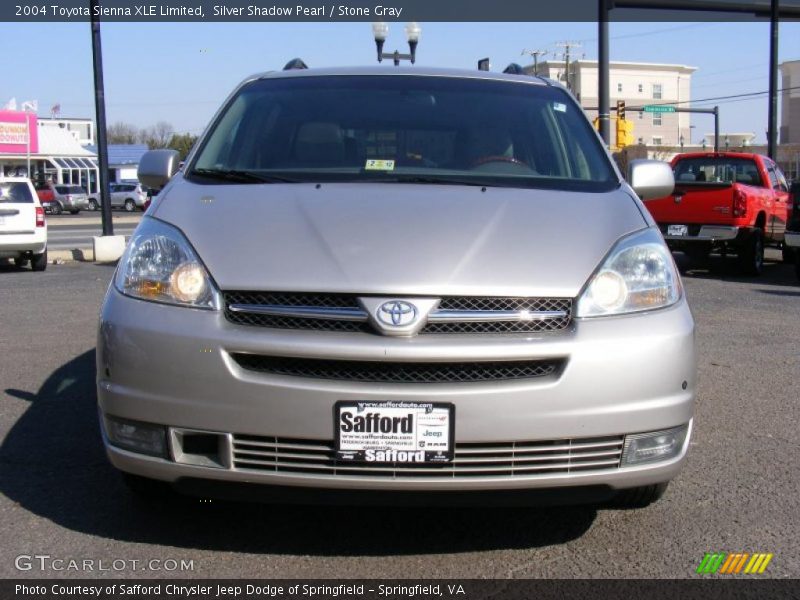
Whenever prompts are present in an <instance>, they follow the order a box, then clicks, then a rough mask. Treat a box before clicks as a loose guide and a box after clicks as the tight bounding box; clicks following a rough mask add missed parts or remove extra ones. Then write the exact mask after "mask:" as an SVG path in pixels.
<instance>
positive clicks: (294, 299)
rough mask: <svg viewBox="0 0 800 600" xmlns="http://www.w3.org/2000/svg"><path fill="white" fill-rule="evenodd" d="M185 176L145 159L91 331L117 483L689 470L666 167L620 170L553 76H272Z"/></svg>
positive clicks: (502, 479) (442, 493)
mask: <svg viewBox="0 0 800 600" xmlns="http://www.w3.org/2000/svg"><path fill="white" fill-rule="evenodd" d="M177 167H178V155H177V153H176V152H174V151H171V150H156V151H151V152H149V153H147V154H145V155H144V156H143V157H142V159H141V162H140V164H139V176H140V178H141V180H142V182H143V183H144V184H145V185H147V186H148V187H153V188H161V187H162V186H166V187H164V188H163V190H162V191H161V193H160V194H159V199H158V202H157V203H155V204H154V205H153V206H151V208H150V211H149V212H148V214H146V215H145V216H144V217H143V218H142V221H141V223H140V225H139V226H138V227H137V229H136V230H135V232H134V233H133V235H132V237H131V240H130V242H129V244H128V246H127V248H126V251H125V254H124V255H123V257H122V258H121V260H120V262H119V267H118V270H117V272H116V275H115V278H114V282H113V285H111V286H110V287H109V289H108V292H107V295H106V298H105V301H104V304H103V308H102V313H101V317H100V324H99V333H98V342H97V373H98V379H97V393H98V402H99V408H100V418H101V419H100V420H101V426H102V431H103V439H104V442H105V445H106V449H107V452H108V456H109V457H110V459H111V462H112V463H113V464H114V465H115V466H116V467H117V468H118V469H120V470H121V471H123V472H124V473H126V474H127V476H126V479H127V481H128V482H129V483H130V484H131V486H132V487H134V489H137V490H140V491H142V490H149V491H150V492H151V493H152V492H155V493H161V492H162V491H163V489H162V488H161V487H160V486H158V485H157V484H155V483H154V481H155V480H160V481H162V482H170V483H175V484H176V485H179V486H183V485H184V484H187V485H188V484H189V483H191V485H192V486H195V485H196V487H195V489H197V488H205V487H211V488H213V486H214V485H215V484H217V485H223V486H225V485H226V484H234V483H236V482H240V483H245V482H246V483H247V484H249V485H250V486H251V488H250V489H252V486H253V484H261V485H262V486H267V488H266V489H271V488H269V486H282V487H284V488H285V487H289V488H293V489H294V490H297V491H298V492H299V491H301V490H305V491H307V492H309V493H311V494H312V495H313V494H314V493H315V491H317V492H319V490H327V491H332V490H339V491H343V490H345V491H349V492H355V493H357V494H362V495H369V493H370V492H372V491H378V492H383V493H384V494H390V495H391V497H392V498H393V499H395V500H396V499H397V498H398V494H403V493H416V494H425V493H429V494H434V495H436V497H437V500H439V499H443V498H444V499H446V498H448V497H449V493H450V492H454V493H464V492H466V493H471V494H473V497H474V498H485V494H481V492H499V491H513V490H516V491H517V492H526V493H527V492H532V491H540V492H542V491H545V490H547V491H549V492H550V493H551V494H552V493H556V494H558V495H559V498H560V500H561V501H562V502H575V501H577V500H579V499H592V500H601V499H610V498H612V497H613V498H616V500H617V501H619V502H623V503H627V504H630V505H644V504H647V503H649V502H652V501H653V500H655V499H656V498H658V497H659V496H660V495H661V493H662V492H663V490H664V488H665V487H666V483H667V482H668V481H669V480H670V479H671V478H673V477H674V476H675V475H676V474H677V473H678V471H679V469H680V468H681V465H682V464H683V463H684V459H685V456H686V452H687V448H688V445H689V437H690V432H691V427H692V410H693V403H694V396H695V385H696V383H695V382H696V359H695V347H694V322H693V320H692V315H691V312H690V310H689V306H688V304H687V301H686V297H685V295H684V292H683V289H682V286H681V280H680V277H679V275H678V273H677V270H676V268H675V264H674V262H673V259H672V255H671V254H670V252H669V250H668V248H667V247H666V245H665V244H664V240H663V238H662V236H661V234H660V232H659V231H658V227H657V225H656V223H655V221H653V220H652V218H651V217H650V216H649V214H648V213H647V211H646V210H645V208H644V206H643V205H642V203H641V201H640V199H639V197H637V193H638V194H640V195H641V196H642V197H644V198H651V197H663V196H666V195H667V194H669V193H670V192H671V191H672V188H673V185H674V180H673V175H672V171H671V169H670V166H669V165H668V164H667V163H663V162H656V161H636V162H634V163H633V165H632V167H631V185H628V183H626V182H625V181H624V179H623V178H622V176H621V175H620V173H619V172H618V171H617V170H616V168H615V167H614V164H613V161H612V159H611V157H610V155H609V154H608V152H607V150H606V148H605V147H604V146H603V144H602V142H601V140H600V138H599V137H598V135H597V134H596V132H595V131H594V130H593V128H592V125H591V123H589V121H588V120H587V118H586V116H585V115H584V112H583V110H582V109H581V107H580V105H579V104H578V103H577V102H576V101H575V99H574V98H573V97H572V96H571V94H570V93H569V92H568V91H567V90H566V89H564V88H563V87H562V86H561V85H560V84H558V83H556V82H553V81H550V80H546V79H542V78H538V77H529V76H521V75H507V74H497V73H486V72H468V71H449V70H436V69H418V68H414V69H406V68H395V69H392V70H391V71H387V70H386V69H378V68H365V69H331V70H317V71H315V70H309V71H297V70H295V71H292V72H290V73H284V72H277V73H267V74H264V75H263V76H259V77H254V78H252V79H248V80H246V81H245V82H244V83H242V84H241V85H240V86H239V87H238V88H237V90H236V91H235V92H234V93H233V95H232V96H231V97H230V99H229V100H228V101H227V102H226V104H225V106H224V107H223V108H222V109H221V111H220V113H219V116H218V117H217V119H216V120H215V121H214V123H213V124H212V126H211V127H210V128H209V131H208V133H207V134H204V137H203V138H202V139H201V140H200V141H199V142H198V145H197V150H196V151H195V152H194V153H193V154H192V155H191V156H190V157H189V159H188V160H187V162H186V165H185V167H184V170H183V171H182V172H177ZM167 182H169V183H167ZM634 190H635V191H634ZM143 373H146V374H147V376H146V377H143V376H142V374H143ZM218 491H219V490H217V491H216V492H215V491H213V489H212V490H211V491H209V490H207V489H204V491H203V492H202V493H204V494H211V495H213V494H214V493H217V492H218ZM222 493H226V492H224V491H223V492H222ZM248 493H249V492H248ZM313 497H314V498H319V495H314V496H313ZM445 501H446V500H445Z"/></svg>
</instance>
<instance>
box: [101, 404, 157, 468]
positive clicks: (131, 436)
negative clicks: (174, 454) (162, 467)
mask: <svg viewBox="0 0 800 600" xmlns="http://www.w3.org/2000/svg"><path fill="white" fill-rule="evenodd" d="M103 422H104V425H105V430H106V436H108V441H109V442H110V443H111V445H113V446H118V447H119V448H122V449H124V450H130V451H131V452H138V453H139V454H149V455H151V456H159V457H162V458H163V457H166V455H167V452H166V450H167V437H166V430H165V428H164V427H163V426H162V425H153V424H151V423H141V422H139V421H128V420H127V419H118V418H117V417H109V416H107V415H103Z"/></svg>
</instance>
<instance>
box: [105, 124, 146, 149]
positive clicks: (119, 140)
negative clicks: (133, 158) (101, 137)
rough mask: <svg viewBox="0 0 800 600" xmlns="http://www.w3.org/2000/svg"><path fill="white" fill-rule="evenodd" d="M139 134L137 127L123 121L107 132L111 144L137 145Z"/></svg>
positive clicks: (111, 126)
mask: <svg viewBox="0 0 800 600" xmlns="http://www.w3.org/2000/svg"><path fill="white" fill-rule="evenodd" d="M139 133H140V132H139V129H138V128H137V127H136V126H135V125H131V124H130V123H123V122H122V121H117V122H116V123H112V124H111V125H109V126H108V129H107V130H106V135H107V138H108V143H109V144H135V143H136V139H137V138H138V137H139Z"/></svg>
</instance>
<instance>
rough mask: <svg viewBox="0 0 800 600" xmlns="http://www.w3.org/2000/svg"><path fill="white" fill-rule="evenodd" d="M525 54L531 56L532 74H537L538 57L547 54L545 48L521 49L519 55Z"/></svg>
mask: <svg viewBox="0 0 800 600" xmlns="http://www.w3.org/2000/svg"><path fill="white" fill-rule="evenodd" d="M525 54H529V55H530V56H531V58H533V74H534V75H538V74H539V57H540V56H545V55H546V54H547V50H523V51H522V53H521V56H524V55H525Z"/></svg>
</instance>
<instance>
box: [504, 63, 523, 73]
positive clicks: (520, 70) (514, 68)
mask: <svg viewBox="0 0 800 600" xmlns="http://www.w3.org/2000/svg"><path fill="white" fill-rule="evenodd" d="M503 73H508V74H510V75H527V73H525V70H524V69H523V68H522V67H520V66H519V65H518V64H517V63H511V64H510V65H508V66H507V67H506V68H505V69H503Z"/></svg>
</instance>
